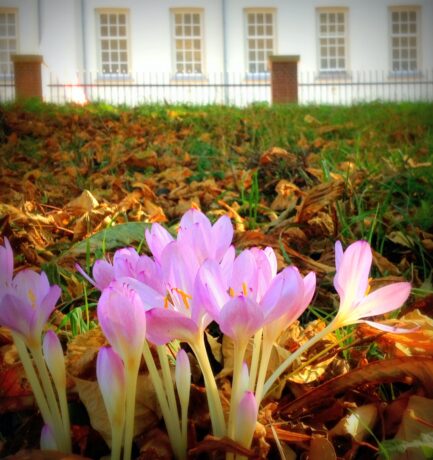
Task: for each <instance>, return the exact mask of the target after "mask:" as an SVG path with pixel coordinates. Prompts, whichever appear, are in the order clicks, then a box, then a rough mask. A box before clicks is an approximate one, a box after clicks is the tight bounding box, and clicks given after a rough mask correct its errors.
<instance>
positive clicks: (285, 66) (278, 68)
mask: <svg viewBox="0 0 433 460" xmlns="http://www.w3.org/2000/svg"><path fill="white" fill-rule="evenodd" d="M269 60H270V68H271V93H272V103H273V104H285V103H289V102H292V103H297V102H298V62H299V56H270V57H269Z"/></svg>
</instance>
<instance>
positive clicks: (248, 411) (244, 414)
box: [235, 391, 258, 448]
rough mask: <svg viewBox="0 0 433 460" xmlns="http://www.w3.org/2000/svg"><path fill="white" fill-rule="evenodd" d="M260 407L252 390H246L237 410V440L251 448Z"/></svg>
mask: <svg viewBox="0 0 433 460" xmlns="http://www.w3.org/2000/svg"><path fill="white" fill-rule="evenodd" d="M257 413H258V407H257V402H256V398H255V396H254V393H253V392H252V391H246V392H245V393H244V395H243V396H242V398H241V400H240V401H239V406H238V410H237V411H236V430H235V433H236V434H235V438H236V441H237V442H238V443H239V444H241V445H242V446H244V447H246V448H249V447H250V445H251V441H252V440H253V435H254V431H255V429H256V422H257Z"/></svg>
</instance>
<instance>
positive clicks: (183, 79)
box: [170, 74, 209, 85]
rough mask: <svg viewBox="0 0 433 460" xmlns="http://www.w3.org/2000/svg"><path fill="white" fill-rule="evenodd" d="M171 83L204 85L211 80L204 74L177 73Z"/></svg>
mask: <svg viewBox="0 0 433 460" xmlns="http://www.w3.org/2000/svg"><path fill="white" fill-rule="evenodd" d="M170 83H175V84H185V85H203V84H205V83H206V84H208V83H209V80H208V79H207V78H206V77H205V76H204V75H203V74H176V75H174V76H172V77H171V78H170Z"/></svg>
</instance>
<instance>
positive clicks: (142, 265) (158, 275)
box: [135, 255, 165, 294]
mask: <svg viewBox="0 0 433 460" xmlns="http://www.w3.org/2000/svg"><path fill="white" fill-rule="evenodd" d="M135 277H136V279H137V280H138V281H141V282H142V283H145V284H147V285H148V286H151V287H152V288H153V289H154V290H155V291H158V292H160V293H161V294H163V293H165V286H164V279H163V273H162V269H161V265H160V264H157V263H156V262H155V261H154V260H153V259H152V258H151V257H149V256H146V255H142V256H140V258H139V259H138V262H137V266H136V275H135Z"/></svg>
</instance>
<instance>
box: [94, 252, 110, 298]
mask: <svg viewBox="0 0 433 460" xmlns="http://www.w3.org/2000/svg"><path fill="white" fill-rule="evenodd" d="M92 274H93V278H94V280H95V286H96V287H97V288H98V289H99V290H100V291H103V290H104V289H105V288H106V287H108V285H109V284H110V283H111V282H112V281H113V280H114V267H113V265H112V264H110V262H107V261H106V260H104V259H98V260H97V261H96V262H95V264H94V265H93V271H92Z"/></svg>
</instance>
